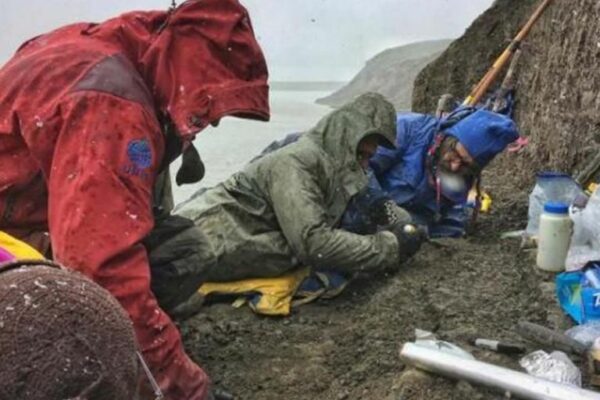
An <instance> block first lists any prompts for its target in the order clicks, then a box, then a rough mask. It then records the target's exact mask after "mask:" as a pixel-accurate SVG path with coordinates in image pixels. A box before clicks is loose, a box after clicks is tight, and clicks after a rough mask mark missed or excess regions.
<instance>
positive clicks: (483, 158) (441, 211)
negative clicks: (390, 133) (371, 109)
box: [370, 108, 519, 237]
mask: <svg viewBox="0 0 600 400" xmlns="http://www.w3.org/2000/svg"><path fill="white" fill-rule="evenodd" d="M518 137H519V134H518V131H517V127H516V125H515V123H514V122H513V120H512V119H510V118H509V117H507V116H505V115H502V114H498V113H495V112H491V111H488V110H485V109H472V108H459V109H458V110H457V111H455V112H453V113H451V114H450V115H448V116H446V117H442V118H436V117H433V116H431V115H426V114H417V113H406V114H398V116H397V126H396V146H397V148H396V149H394V150H390V149H384V148H379V149H378V151H377V153H376V154H375V156H374V157H373V158H371V160H370V167H371V169H372V172H373V175H374V178H375V179H376V183H373V184H372V185H371V187H374V186H376V184H377V183H378V184H379V185H380V188H381V189H382V192H379V194H377V191H376V190H374V191H372V193H371V195H370V197H371V198H373V197H378V196H379V197H380V198H381V200H380V202H382V201H385V199H386V196H387V199H392V200H393V201H394V202H395V203H396V204H397V205H399V206H401V207H402V208H404V209H405V210H407V211H408V212H409V213H410V214H411V215H412V217H413V219H414V221H415V222H417V223H420V224H424V225H427V226H428V227H429V228H430V234H431V236H434V237H435V236H458V234H456V233H457V232H461V230H464V226H463V227H461V226H460V224H461V222H462V223H464V222H465V221H464V218H463V221H461V217H460V216H455V215H453V212H455V211H457V210H458V211H459V212H460V210H461V209H462V206H464V204H465V203H466V201H467V197H468V193H469V191H470V189H471V188H472V187H474V186H475V187H477V186H478V182H479V177H480V173H481V170H482V169H483V168H484V167H485V166H486V165H487V164H488V163H489V162H490V161H491V160H492V159H493V158H494V157H495V156H496V155H497V154H498V153H500V152H502V151H503V150H504V149H505V148H506V146H508V144H510V143H511V142H513V141H515V140H516V139H517V138H518ZM455 206H458V207H455ZM453 225H454V227H455V228H456V229H450V230H448V229H445V228H450V227H452V226H453ZM440 228H441V229H440Z"/></svg>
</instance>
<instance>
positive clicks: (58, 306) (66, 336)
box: [0, 264, 142, 400]
mask: <svg viewBox="0 0 600 400" xmlns="http://www.w3.org/2000/svg"><path fill="white" fill-rule="evenodd" d="M8 265H9V266H8V267H7V266H4V267H0V309H1V310H2V313H1V314H0V354H2V363H0V398H2V399H13V400H17V399H23V400H25V399H27V400H48V399H71V398H81V399H90V400H92V399H94V400H104V399H106V400H132V399H137V398H138V385H139V382H140V378H141V376H140V374H141V373H142V370H141V368H140V367H139V364H138V358H137V354H136V352H137V342H136V339H135V333H134V330H133V327H132V323H131V321H130V319H129V317H128V316H127V314H126V313H125V311H124V310H123V309H122V308H121V306H120V305H119V303H118V302H117V301H116V300H115V299H114V298H113V297H112V296H111V295H110V293H109V292H108V291H106V290H104V289H103V288H101V287H100V286H99V285H97V284H95V283H94V282H92V281H91V280H89V279H87V278H86V277H84V276H83V275H81V274H79V273H75V272H71V271H67V270H64V269H61V268H58V267H51V266H43V265H27V266H20V265H19V264H13V265H12V266H14V268H12V267H11V264H8Z"/></svg>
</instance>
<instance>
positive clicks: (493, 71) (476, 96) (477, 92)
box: [463, 0, 552, 106]
mask: <svg viewBox="0 0 600 400" xmlns="http://www.w3.org/2000/svg"><path fill="white" fill-rule="evenodd" d="M550 1H552V0H544V1H543V2H542V3H541V4H540V5H539V6H538V8H537V9H536V10H535V12H534V13H533V14H532V15H531V17H530V18H529V20H528V21H527V23H526V24H525V26H524V27H523V28H522V29H521V31H519V33H518V34H517V36H515V38H514V39H513V40H512V42H510V44H509V45H508V47H507V48H506V49H505V50H504V51H503V52H502V54H500V57H498V58H497V59H496V61H495V62H494V64H492V67H491V68H490V69H489V70H488V71H487V73H486V74H485V75H484V77H483V78H481V80H480V81H479V83H478V84H477V86H475V88H474V89H473V91H472V92H471V93H470V94H469V96H467V98H466V99H465V101H464V102H463V105H465V106H474V105H475V104H477V102H478V101H479V100H480V99H481V97H482V96H483V95H484V93H485V92H486V90H488V88H489V87H490V86H491V85H492V83H494V81H495V80H496V77H497V76H498V73H499V72H500V70H501V69H502V67H504V65H506V63H507V62H508V60H509V59H510V57H511V56H512V55H513V54H514V52H515V51H516V50H517V49H518V48H519V45H520V44H521V42H522V41H523V39H525V37H526V36H527V34H528V33H529V31H530V30H531V28H532V27H533V25H534V24H535V23H536V21H537V20H538V19H539V18H540V16H541V15H542V13H543V12H544V10H545V9H546V7H548V5H549V4H550Z"/></svg>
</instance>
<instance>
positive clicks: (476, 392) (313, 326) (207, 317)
mask: <svg viewBox="0 0 600 400" xmlns="http://www.w3.org/2000/svg"><path fill="white" fill-rule="evenodd" d="M487 175H488V176H487V177H486V178H487V182H488V187H490V189H491V190H490V191H491V193H492V194H493V195H494V196H495V198H496V202H495V209H494V211H493V213H492V214H489V215H484V216H482V217H481V218H480V220H479V222H478V229H477V232H476V233H475V234H473V235H472V236H471V237H469V238H466V239H448V240H447V241H446V242H445V244H447V247H445V248H436V247H431V246H429V245H425V246H424V247H423V249H422V251H421V252H420V253H419V254H418V255H417V256H416V257H415V258H414V259H413V260H411V261H410V262H408V263H407V264H405V265H403V266H402V268H400V270H399V271H398V272H397V273H395V274H393V275H387V276H383V275H382V276H370V277H367V276H365V277H361V278H360V279H357V280H356V281H354V283H353V284H352V285H351V286H349V287H348V288H347V289H346V291H345V292H344V293H343V294H342V295H341V296H339V297H338V298H336V299H334V300H329V301H320V302H317V303H314V304H309V305H305V306H302V307H300V308H297V309H296V310H295V311H294V312H293V314H292V315H291V316H290V317H288V318H267V317H261V316H257V315H255V314H253V313H252V312H251V311H250V310H249V309H234V308H232V307H231V306H229V305H228V304H214V305H211V306H208V307H206V308H205V309H204V311H203V312H202V313H201V314H199V315H197V316H196V317H194V318H192V319H190V320H188V321H185V322H184V323H182V326H181V328H182V332H183V335H184V341H185V344H186V347H187V349H188V351H189V352H190V353H191V355H192V356H193V357H194V358H195V359H196V360H197V361H198V362H199V363H201V365H203V366H204V367H205V368H206V369H207V371H208V373H209V374H210V375H211V376H212V378H213V380H214V382H215V383H216V385H217V386H219V387H222V388H225V389H226V390H228V391H230V392H232V393H233V394H235V396H236V399H291V400H295V399H333V400H342V399H386V400H400V399H402V400H426V399H427V400H435V399H439V400H442V399H444V400H448V399H456V400H459V399H461V400H464V399H502V398H503V395H501V394H500V395H499V394H496V393H493V392H491V391H488V390H487V389H485V388H480V387H473V386H471V385H469V384H468V383H466V382H458V383H457V382H453V381H451V380H447V379H444V378H440V377H435V376H433V375H428V374H424V373H421V372H419V371H416V370H414V369H412V368H410V367H407V366H406V365H404V364H403V363H402V362H401V360H400V358H399V355H398V353H399V350H400V347H401V345H402V343H403V342H406V341H411V340H414V329H415V328H421V329H426V330H431V331H434V332H436V333H437V334H438V336H439V337H441V338H444V339H446V340H449V341H451V342H453V343H456V344H458V345H460V346H462V347H463V348H465V349H467V350H470V351H472V352H473V354H474V355H475V356H476V357H477V358H478V359H481V360H485V361H488V362H491V363H495V364H499V365H504V366H507V367H511V368H516V369H519V366H518V363H517V361H518V359H517V358H515V357H508V356H503V355H498V354H495V353H493V352H488V351H484V350H480V349H476V348H474V347H472V346H470V345H469V340H470V339H472V338H474V337H486V338H496V339H504V340H510V341H519V340H520V338H519V337H518V335H517V334H516V333H515V332H514V330H513V328H514V326H515V325H516V323H517V322H518V321H519V320H521V319H526V320H530V321H534V322H537V323H540V324H543V325H546V326H548V327H551V328H557V329H561V330H564V329H566V328H568V327H569V326H570V323H569V321H568V320H567V319H566V317H564V316H563V314H562V312H561V311H560V309H559V307H558V305H557V304H556V301H555V300H554V293H553V292H554V285H553V283H552V280H551V276H548V275H545V274H541V273H539V272H536V271H535V269H534V257H533V254H531V252H527V251H523V250H521V249H520V242H519V240H514V239H513V240H501V239H500V238H499V236H500V234H501V233H502V232H505V231H509V230H515V229H520V228H523V227H524V224H525V222H526V205H527V196H526V193H523V192H518V193H517V191H514V190H511V189H510V188H503V187H502V186H498V189H496V190H494V187H495V182H493V176H494V174H493V173H488V174H487ZM526 344H527V343H526ZM537 349H539V347H538V346H535V345H533V344H529V350H531V351H533V350H537Z"/></svg>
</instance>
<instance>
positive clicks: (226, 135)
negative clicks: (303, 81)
mask: <svg viewBox="0 0 600 400" xmlns="http://www.w3.org/2000/svg"><path fill="white" fill-rule="evenodd" d="M327 94H329V93H328V92H321V91H287V90H275V91H273V90H272V91H271V92H270V96H271V98H270V100H271V121H269V122H258V121H249V120H243V119H238V118H224V119H222V120H221V123H220V124H219V126H218V127H216V128H213V127H208V128H206V129H205V130H204V131H202V132H201V133H200V134H199V135H198V137H197V138H196V140H195V141H194V146H196V148H197V149H198V151H199V153H200V157H202V161H203V162H204V164H205V166H206V175H205V177H204V179H203V180H202V181H201V182H199V183H197V184H193V185H184V186H179V187H178V186H176V185H175V176H174V175H175V173H176V172H177V170H178V168H179V165H180V161H181V159H180V158H178V159H177V160H176V161H175V162H174V163H173V164H172V165H171V175H172V178H173V179H172V182H173V185H174V187H173V195H174V197H175V204H178V203H180V202H181V201H183V200H185V199H187V198H188V197H189V196H191V195H192V194H193V193H194V192H196V190H198V189H199V188H201V187H207V186H214V185H216V184H217V183H219V182H221V181H223V180H225V179H227V178H228V177H229V176H230V175H231V174H232V173H234V172H236V171H238V170H240V169H241V168H243V167H244V165H245V164H246V163H247V162H248V161H250V160H251V159H252V158H254V157H255V156H256V155H257V154H259V153H260V152H261V151H262V149H263V148H265V147H266V146H267V145H268V144H270V143H271V142H272V141H274V140H277V139H280V138H283V137H285V136H286V135H287V134H288V133H292V132H298V131H304V130H306V129H309V128H311V127H313V126H314V125H315V124H316V123H317V122H318V121H319V119H320V118H321V117H322V116H324V115H325V114H327V113H328V112H330V111H331V108H329V107H326V106H321V105H318V104H315V100H316V99H317V98H319V97H323V96H325V95H327Z"/></svg>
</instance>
